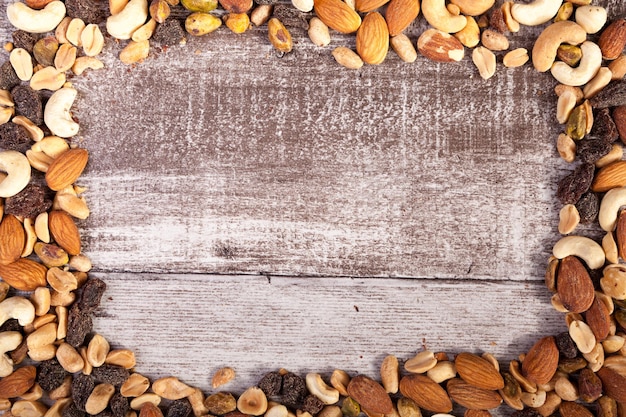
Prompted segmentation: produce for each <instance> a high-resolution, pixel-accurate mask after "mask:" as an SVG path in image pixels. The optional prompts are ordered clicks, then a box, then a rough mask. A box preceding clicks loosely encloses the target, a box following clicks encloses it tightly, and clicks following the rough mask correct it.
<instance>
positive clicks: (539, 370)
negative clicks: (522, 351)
mask: <svg viewBox="0 0 626 417" xmlns="http://www.w3.org/2000/svg"><path fill="white" fill-rule="evenodd" d="M558 365H559V349H558V348H557V346H556V342H555V340H554V337H552V336H546V337H544V338H541V339H539V340H538V341H537V343H535V344H534V346H533V347H531V348H530V350H529V351H528V353H527V354H526V357H525V358H524V362H522V374H523V375H524V376H525V377H526V378H527V379H528V380H530V381H532V382H536V383H537V384H547V383H548V382H550V380H551V379H552V377H553V376H554V374H555V372H556V369H557V366H558Z"/></svg>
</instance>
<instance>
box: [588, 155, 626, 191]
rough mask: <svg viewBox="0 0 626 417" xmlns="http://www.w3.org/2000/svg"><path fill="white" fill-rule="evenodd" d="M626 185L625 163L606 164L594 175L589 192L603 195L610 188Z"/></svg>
mask: <svg viewBox="0 0 626 417" xmlns="http://www.w3.org/2000/svg"><path fill="white" fill-rule="evenodd" d="M625 185H626V161H616V162H613V163H611V164H608V165H606V166H604V167H602V168H600V170H599V171H598V172H597V173H596V177H595V178H594V179H593V183H591V191H594V192H596V193H603V192H605V191H609V190H610V189H612V188H617V187H623V186H625Z"/></svg>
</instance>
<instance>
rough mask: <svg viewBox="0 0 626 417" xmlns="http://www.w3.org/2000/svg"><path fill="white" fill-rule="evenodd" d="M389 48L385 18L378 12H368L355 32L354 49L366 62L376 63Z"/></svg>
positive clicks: (382, 59)
mask: <svg viewBox="0 0 626 417" xmlns="http://www.w3.org/2000/svg"><path fill="white" fill-rule="evenodd" d="M388 50H389V31H388V29H387V23H386V22H385V18H384V17H383V16H382V15H381V14H380V13H378V12H372V13H368V14H367V16H365V18H364V19H363V23H362V24H361V27H360V28H359V30H358V31H357V32H356V51H357V53H358V54H359V56H360V57H361V59H362V60H363V62H366V63H368V64H372V65H378V64H380V63H382V62H383V61H384V60H385V57H386V56H387V51H388Z"/></svg>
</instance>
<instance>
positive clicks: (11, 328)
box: [0, 319, 22, 333]
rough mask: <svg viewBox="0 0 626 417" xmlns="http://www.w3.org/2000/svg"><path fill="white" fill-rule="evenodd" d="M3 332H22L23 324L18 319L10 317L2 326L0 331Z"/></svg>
mask: <svg viewBox="0 0 626 417" xmlns="http://www.w3.org/2000/svg"><path fill="white" fill-rule="evenodd" d="M2 332H20V333H21V332H22V326H20V324H19V323H18V321H17V319H9V320H7V321H5V322H4V323H2V326H0V333H2Z"/></svg>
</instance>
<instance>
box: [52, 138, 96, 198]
mask: <svg viewBox="0 0 626 417" xmlns="http://www.w3.org/2000/svg"><path fill="white" fill-rule="evenodd" d="M88 159H89V153H88V152H87V150H86V149H81V148H75V149H70V150H68V151H67V152H64V153H62V154H61V155H59V156H58V157H57V158H56V159H55V160H54V161H52V163H51V164H50V166H49V167H48V171H47V172H46V183H47V184H48V187H50V189H52V190H54V191H59V190H62V189H63V188H65V187H67V186H69V185H72V184H74V183H75V182H76V180H77V179H78V177H80V175H81V174H82V173H83V170H84V169H85V167H86V166H87V160H88Z"/></svg>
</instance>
